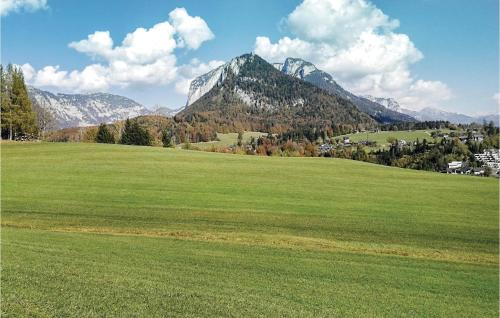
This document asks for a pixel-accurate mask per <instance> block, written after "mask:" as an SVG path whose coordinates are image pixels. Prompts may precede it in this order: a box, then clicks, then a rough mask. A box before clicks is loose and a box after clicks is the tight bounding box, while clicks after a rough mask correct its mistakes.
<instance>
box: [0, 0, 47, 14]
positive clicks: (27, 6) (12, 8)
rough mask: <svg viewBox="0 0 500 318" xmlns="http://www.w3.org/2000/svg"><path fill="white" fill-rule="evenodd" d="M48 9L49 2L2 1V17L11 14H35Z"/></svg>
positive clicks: (33, 0)
mask: <svg viewBox="0 0 500 318" xmlns="http://www.w3.org/2000/svg"><path fill="white" fill-rule="evenodd" d="M46 8H47V0H0V16H6V15H8V14H9V13H11V12H20V11H23V10H24V11H28V12H33V11H37V10H40V9H46Z"/></svg>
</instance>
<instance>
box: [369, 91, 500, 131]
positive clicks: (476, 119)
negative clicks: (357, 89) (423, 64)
mask: <svg viewBox="0 0 500 318" xmlns="http://www.w3.org/2000/svg"><path fill="white" fill-rule="evenodd" d="M364 97H365V98H366V99H369V100H371V101H373V102H375V103H378V104H380V105H382V106H384V107H386V108H387V109H390V110H394V111H397V112H401V113H404V114H407V115H409V116H412V117H413V118H415V119H417V120H419V121H435V120H444V121H449V122H451V123H455V124H471V123H478V124H482V123H483V121H486V122H490V121H493V122H494V123H495V124H496V125H499V116H498V115H494V114H492V115H485V116H469V115H464V114H460V113H454V112H448V111H444V110H440V109H437V108H432V107H425V108H423V109H421V110H418V111H414V110H409V109H405V108H402V107H401V106H400V105H399V103H398V102H397V101H396V100H394V99H393V98H380V97H373V96H364Z"/></svg>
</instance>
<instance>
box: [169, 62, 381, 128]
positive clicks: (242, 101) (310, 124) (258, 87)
mask: <svg viewBox="0 0 500 318" xmlns="http://www.w3.org/2000/svg"><path fill="white" fill-rule="evenodd" d="M176 118H177V119H179V120H186V121H189V122H210V123H212V124H213V125H216V126H217V127H218V128H219V129H226V130H255V131H268V132H282V131H288V130H291V129H295V128H301V129H304V128H310V129H314V128H317V129H321V128H327V127H329V128H330V129H331V128H332V127H335V128H336V129H339V126H342V125H344V126H347V125H350V126H351V127H356V126H358V125H359V126H362V127H369V126H373V125H375V124H376V122H375V120H373V119H372V118H371V117H370V116H368V115H366V114H365V113H362V112H360V111H359V110H358V109H357V108H356V106H355V105H354V104H352V103H351V102H350V101H349V100H346V99H344V98H341V97H339V96H332V95H330V94H329V93H328V92H326V91H324V90H322V89H320V88H318V87H316V86H314V85H312V84H310V83H308V82H305V81H302V80H300V79H298V78H295V77H291V76H287V75H286V74H284V73H282V72H280V71H278V70H277V69H276V68H275V67H273V65H271V64H269V63H267V62H266V61H265V60H263V59H262V58H261V57H259V56H258V55H255V54H245V55H242V56H240V57H237V58H234V59H232V60H231V61H229V62H228V63H226V64H224V65H221V66H220V67H218V68H216V69H214V70H212V71H210V72H208V73H207V74H204V75H202V76H200V77H198V78H196V79H195V80H193V81H192V82H191V87H190V90H189V95H188V102H187V107H186V108H185V109H184V110H183V111H181V112H180V113H179V114H177V115H176Z"/></svg>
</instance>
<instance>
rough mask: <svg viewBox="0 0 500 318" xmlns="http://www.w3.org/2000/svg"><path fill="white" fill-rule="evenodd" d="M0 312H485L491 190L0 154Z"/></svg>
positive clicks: (474, 183) (250, 164) (113, 149)
mask: <svg viewBox="0 0 500 318" xmlns="http://www.w3.org/2000/svg"><path fill="white" fill-rule="evenodd" d="M2 225H3V230H2V245H3V247H2V267H3V273H2V288H3V289H2V291H3V292H2V311H3V312H4V314H5V315H6V316H9V315H8V314H10V315H11V316H19V315H27V314H33V315H41V316H68V315H74V316H92V315H96V314H97V313H100V314H107V315H118V316H123V315H127V314H128V315H132V313H135V314H137V315H142V316H161V315H163V314H165V313H169V314H171V315H173V316H175V315H179V314H181V313H182V314H184V315H186V316H207V315H218V316H220V315H234V316H258V315H265V316H278V315H293V316H297V315H298V316H341V317H345V316H360V315H370V316H395V315H399V316H436V315H439V316H491V317H496V316H498V305H497V300H498V181H497V180H493V179H482V178H474V177H468V176H449V175H440V174H436V173H427V172H419V171H412V170H401V169H396V168H388V167H383V166H376V165H370V164H366V163H362V162H354V161H345V160H336V159H324V158H271V157H252V156H238V155H224V154H217V153H203V152H190V151H181V150H173V149H161V148H141V147H127V146H119V145H96V144H3V145H2Z"/></svg>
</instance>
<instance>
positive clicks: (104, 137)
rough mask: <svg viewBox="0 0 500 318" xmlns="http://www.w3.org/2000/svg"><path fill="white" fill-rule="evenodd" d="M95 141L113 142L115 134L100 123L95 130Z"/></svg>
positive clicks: (102, 142)
mask: <svg viewBox="0 0 500 318" xmlns="http://www.w3.org/2000/svg"><path fill="white" fill-rule="evenodd" d="M95 141H96V142H97V143H101V144H114V143H115V136H114V135H113V134H112V133H111V131H109V129H108V126H106V125H105V124H100V125H99V128H98V130H97V135H96V137H95Z"/></svg>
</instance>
